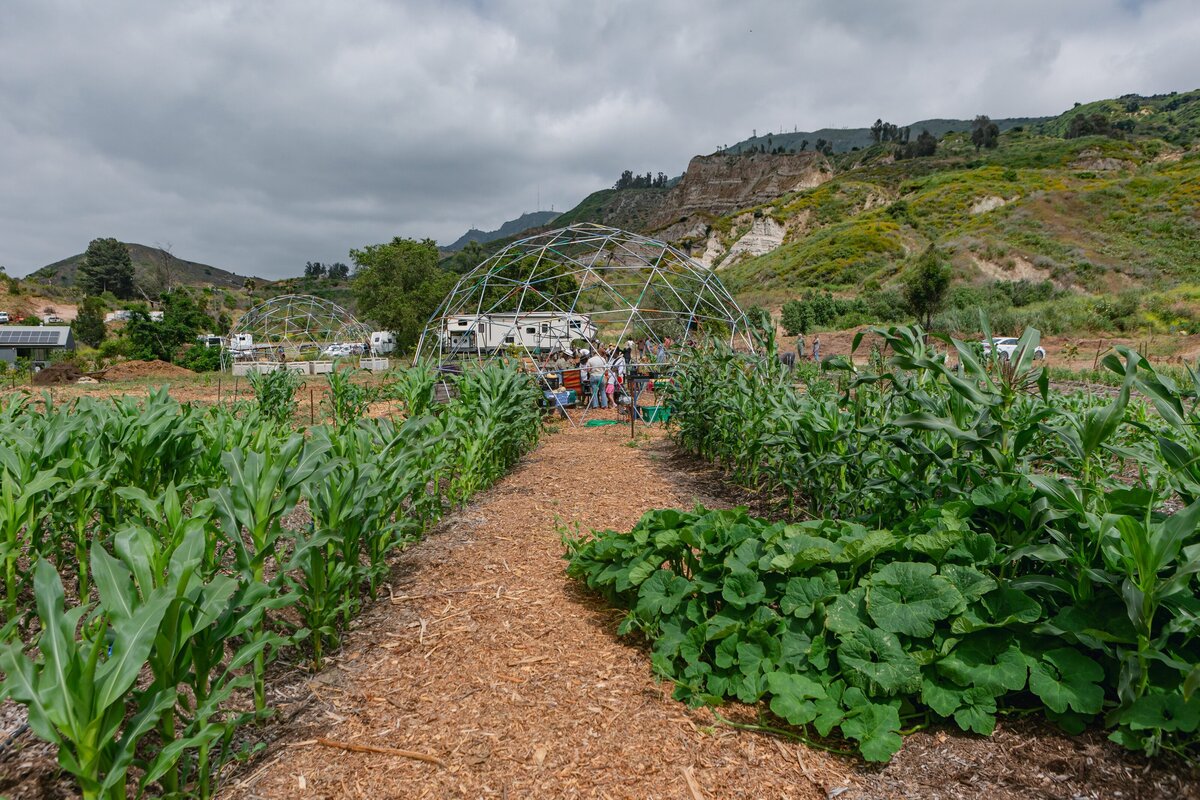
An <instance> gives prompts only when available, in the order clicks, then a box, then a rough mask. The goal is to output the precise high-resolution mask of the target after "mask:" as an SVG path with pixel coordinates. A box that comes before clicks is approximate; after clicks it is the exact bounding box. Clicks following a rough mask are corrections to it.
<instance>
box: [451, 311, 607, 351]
mask: <svg viewBox="0 0 1200 800" xmlns="http://www.w3.org/2000/svg"><path fill="white" fill-rule="evenodd" d="M595 338H596V326H595V324H593V323H592V320H591V317H589V316H587V315H586V314H573V313H569V312H560V311H530V312H525V313H509V314H462V315H452V316H448V317H446V318H445V319H443V321H442V345H443V347H444V348H445V349H446V350H447V351H448V352H450V353H493V352H496V351H497V350H505V349H507V348H509V347H518V348H521V349H523V350H527V351H529V352H531V353H548V352H551V351H553V350H565V349H567V348H569V347H571V342H572V341H574V340H576V339H586V340H588V341H591V340H592V339H595Z"/></svg>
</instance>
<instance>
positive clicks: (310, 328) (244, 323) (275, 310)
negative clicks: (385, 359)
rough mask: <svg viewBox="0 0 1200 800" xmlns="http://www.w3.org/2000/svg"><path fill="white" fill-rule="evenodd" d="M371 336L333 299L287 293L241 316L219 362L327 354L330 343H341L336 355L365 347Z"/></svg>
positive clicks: (225, 364)
mask: <svg viewBox="0 0 1200 800" xmlns="http://www.w3.org/2000/svg"><path fill="white" fill-rule="evenodd" d="M370 341H371V328H370V326H368V325H365V324H364V323H362V322H359V321H358V319H356V318H355V316H354V315H353V314H351V313H350V312H349V311H347V310H346V309H345V308H343V307H342V306H340V305H338V304H337V303H334V302H332V301H330V300H326V299H324V298H322V297H316V296H314V295H308V294H285V295H280V296H279V297H272V298H271V299H270V300H266V301H264V302H262V303H259V304H258V305H256V306H254V307H253V308H251V309H250V310H249V311H247V312H246V313H245V314H243V315H242V317H241V319H239V320H238V322H237V324H236V325H235V326H234V327H233V329H232V330H230V332H229V337H228V339H227V340H226V344H225V346H224V348H223V349H222V350H221V365H222V367H228V366H230V365H231V364H233V363H234V362H247V361H274V362H284V361H309V360H313V359H318V358H327V357H329V353H328V350H329V348H330V347H332V346H334V345H337V346H339V348H345V352H344V353H342V352H339V353H337V354H336V355H337V356H339V357H340V356H350V355H352V354H359V353H362V352H365V350H367V349H368V348H369V346H370Z"/></svg>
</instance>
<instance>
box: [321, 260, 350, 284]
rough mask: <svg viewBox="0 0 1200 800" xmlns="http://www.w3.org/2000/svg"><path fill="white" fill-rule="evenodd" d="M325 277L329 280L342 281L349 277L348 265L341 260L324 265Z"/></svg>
mask: <svg viewBox="0 0 1200 800" xmlns="http://www.w3.org/2000/svg"><path fill="white" fill-rule="evenodd" d="M325 277H327V278H329V280H331V281H344V280H346V279H347V278H349V277H350V267H349V266H348V265H346V264H343V263H342V262H341V261H335V262H333V263H332V264H326V265H325Z"/></svg>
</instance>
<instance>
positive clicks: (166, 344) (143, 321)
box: [125, 289, 213, 361]
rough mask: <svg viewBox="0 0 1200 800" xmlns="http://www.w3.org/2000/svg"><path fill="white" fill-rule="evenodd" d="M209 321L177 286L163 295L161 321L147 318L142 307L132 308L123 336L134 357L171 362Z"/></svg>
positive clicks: (210, 325) (208, 324)
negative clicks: (180, 349)
mask: <svg viewBox="0 0 1200 800" xmlns="http://www.w3.org/2000/svg"><path fill="white" fill-rule="evenodd" d="M212 324H213V321H212V318H210V317H209V316H208V315H207V314H205V313H204V312H203V311H202V310H201V309H200V306H199V305H198V304H197V303H196V300H195V298H193V297H192V295H191V294H189V293H188V292H186V291H184V290H181V289H176V290H175V291H173V292H169V293H167V294H165V295H163V318H162V320H161V321H158V322H155V321H154V320H152V319H150V315H149V313H148V312H147V311H146V308H145V307H144V306H143V307H141V308H137V309H134V310H133V314H132V316H131V317H130V318H129V321H128V322H127V323H126V324H125V336H126V337H127V338H128V339H129V344H130V355H132V356H133V357H134V358H143V359H153V358H157V359H161V360H163V361H174V360H175V358H176V356H177V355H178V354H179V348H180V347H181V346H182V345H184V344H190V343H192V342H195V340H196V335H197V334H199V333H201V332H203V331H205V330H207V329H209V328H210V327H212Z"/></svg>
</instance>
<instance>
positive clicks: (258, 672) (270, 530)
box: [209, 434, 332, 711]
mask: <svg viewBox="0 0 1200 800" xmlns="http://www.w3.org/2000/svg"><path fill="white" fill-rule="evenodd" d="M327 451H328V445H327V444H321V443H319V442H314V443H310V444H308V445H306V444H305V440H304V437H303V436H302V435H300V434H293V435H292V437H291V438H289V439H288V440H287V441H286V442H284V444H283V446H282V447H281V448H280V450H279V453H278V454H277V455H274V454H264V453H253V452H252V453H243V452H242V451H241V450H240V449H234V450H233V451H231V452H229V453H226V454H225V457H224V459H223V462H224V465H225V469H226V471H227V473H228V474H229V477H230V483H229V484H228V485H226V486H223V487H221V488H220V489H214V490H210V493H209V496H210V497H211V498H212V500H213V502H214V503H215V505H216V513H217V516H218V518H219V519H220V521H221V536H222V538H223V540H224V542H225V544H226V545H227V546H228V548H229V550H230V551H231V553H232V555H233V558H234V563H235V565H236V566H237V569H238V570H239V571H240V572H241V574H242V577H243V578H244V579H246V580H248V581H250V582H252V583H256V584H261V583H262V582H263V578H264V575H265V568H266V563H267V560H268V559H271V558H273V557H275V556H276V553H277V548H278V545H279V542H280V539H281V537H282V536H283V527H282V525H281V520H282V518H283V515H284V514H286V513H287V512H288V511H290V510H291V509H292V508H294V507H295V505H296V501H297V500H298V499H299V497H300V491H301V489H302V487H303V486H304V484H305V483H306V482H307V481H310V480H321V479H322V478H323V477H324V476H325V475H327V474H328V473H329V472H330V470H331V469H332V465H331V464H329V463H323V461H322V457H323V456H324V455H325V453H326V452H327ZM256 633H257V634H258V635H259V636H262V635H263V633H264V630H263V623H261V622H260V624H259V626H258V629H257V630H256ZM264 671H265V657H264V654H263V653H262V652H259V653H258V654H256V655H255V658H254V704H255V708H256V709H257V710H258V711H263V710H265V708H266V687H265V685H264V683H263V674H264Z"/></svg>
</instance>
